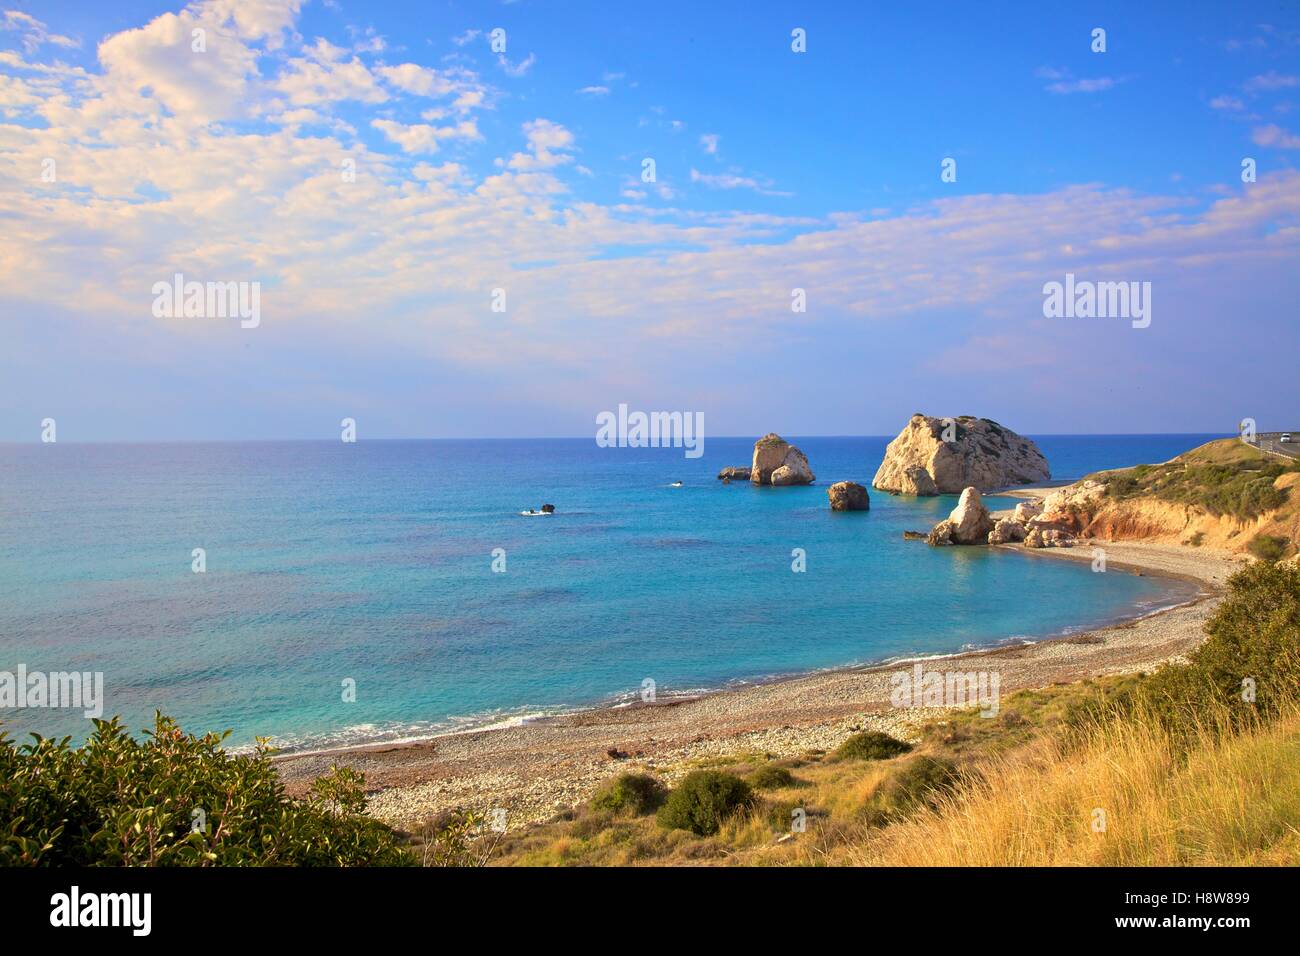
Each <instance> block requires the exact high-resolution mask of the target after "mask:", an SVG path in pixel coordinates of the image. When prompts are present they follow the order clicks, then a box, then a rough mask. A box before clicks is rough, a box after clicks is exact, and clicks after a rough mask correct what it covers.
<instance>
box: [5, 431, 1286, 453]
mask: <svg viewBox="0 0 1300 956" xmlns="http://www.w3.org/2000/svg"><path fill="white" fill-rule="evenodd" d="M1282 430H1283V431H1284V430H1285V429H1282ZM1257 431H1258V429H1257ZM1264 431H1266V432H1267V431H1268V430H1267V429H1265V430H1264ZM789 434H790V437H792V438H797V439H800V440H803V439H808V438H887V439H889V440H891V441H892V440H893V439H895V438H897V437H898V435H887V434H882V435H804V434H798V433H795V432H790V433H789ZM1016 434H1018V435H1023V436H1024V437H1026V438H1033V437H1034V434H1037V436H1038V437H1040V438H1145V437H1154V436H1162V435H1168V436H1180V435H1186V436H1199V435H1217V436H1220V437H1224V438H1235V437H1237V435H1236V433H1234V432H1217V431H1194V432H1183V431H1177V432H1037V433H1029V432H1017V433H1016ZM760 437H761V436H760ZM732 438H734V439H738V440H745V441H748V440H750V439H751V436H749V435H714V436H712V437H710V436H707V435H706V436H704V441H706V442H707V441H718V440H720V439H732ZM418 441H593V442H594V441H595V436H594V435H503V436H495V435H474V436H459V437H453V436H441V437H438V436H418V437H402V438H357V439H355V441H352V442H342V444H361V443H362V442H418ZM291 442H303V443H306V442H328V443H335V442H339V439H338V438H337V437H335V438H144V439H141V438H91V439H80V440H73V441H55V442H42V441H40V440H36V441H15V440H11V439H0V446H3V445H239V444H267V445H269V444H282V443H283V444H287V443H291ZM628 447H636V448H638V449H639V448H641V447H645V448H654V447H656V446H653V445H645V446H628ZM659 447H665V448H671V447H673V446H659Z"/></svg>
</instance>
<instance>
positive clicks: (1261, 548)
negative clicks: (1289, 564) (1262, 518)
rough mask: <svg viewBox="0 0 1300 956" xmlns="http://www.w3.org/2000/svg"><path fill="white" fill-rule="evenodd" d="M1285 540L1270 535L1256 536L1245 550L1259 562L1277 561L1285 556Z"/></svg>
mask: <svg viewBox="0 0 1300 956" xmlns="http://www.w3.org/2000/svg"><path fill="white" fill-rule="evenodd" d="M1286 547H1287V540H1286V538H1278V537H1275V536H1273V535H1271V534H1257V535H1255V537H1253V538H1251V539H1250V543H1249V544H1248V545H1246V550H1247V551H1249V552H1250V553H1251V554H1253V555H1254V556H1255V557H1257V558H1259V559H1260V560H1261V561H1278V560H1281V559H1282V558H1283V557H1285V556H1286Z"/></svg>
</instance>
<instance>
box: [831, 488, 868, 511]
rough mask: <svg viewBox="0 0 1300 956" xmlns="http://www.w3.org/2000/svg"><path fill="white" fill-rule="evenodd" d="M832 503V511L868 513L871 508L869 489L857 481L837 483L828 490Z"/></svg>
mask: <svg viewBox="0 0 1300 956" xmlns="http://www.w3.org/2000/svg"><path fill="white" fill-rule="evenodd" d="M826 497H827V498H829V499H830V501H831V511H866V510H867V509H868V508H870V507H871V496H870V495H869V494H867V489H866V488H864V487H862V486H861V485H860V484H858V483H857V482H856V481H837V482H835V484H833V485H831V486H830V487H829V488H827V489H826Z"/></svg>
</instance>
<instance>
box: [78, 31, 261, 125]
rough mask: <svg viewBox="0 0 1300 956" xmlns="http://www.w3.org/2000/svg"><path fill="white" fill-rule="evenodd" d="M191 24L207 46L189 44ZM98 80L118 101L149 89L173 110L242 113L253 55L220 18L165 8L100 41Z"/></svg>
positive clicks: (204, 115) (220, 115) (191, 115)
mask: <svg viewBox="0 0 1300 956" xmlns="http://www.w3.org/2000/svg"><path fill="white" fill-rule="evenodd" d="M195 30H202V31H204V33H203V34H201V36H203V38H204V41H205V42H204V45H205V46H206V50H205V51H204V52H195V51H194V49H193V45H194V36H195V33H194V31H195ZM98 52H99V62H100V63H101V65H102V66H103V68H104V77H103V84H104V87H105V89H106V90H107V91H108V92H109V94H110V95H111V96H113V97H115V98H117V99H118V100H119V101H120V100H123V99H127V98H133V97H138V96H139V95H140V93H141V91H142V90H148V91H149V93H150V94H151V96H152V98H153V99H154V100H156V101H157V102H158V103H160V104H162V106H164V107H165V108H166V109H168V110H169V111H170V112H171V113H173V114H174V115H176V116H180V117H184V118H186V119H189V120H196V121H207V120H219V119H225V118H229V117H235V116H241V115H245V113H246V112H247V110H246V100H247V91H248V90H249V87H250V84H251V82H252V81H253V80H254V79H255V78H256V76H257V55H256V53H255V52H254V51H253V50H252V49H251V48H250V47H249V46H248V45H247V44H245V43H244V42H243V41H242V40H241V39H240V38H239V36H238V35H236V34H235V33H232V32H231V31H230V30H229V29H228V28H227V27H225V26H223V25H222V24H221V22H220V21H218V20H215V19H200V18H199V17H198V16H196V15H195V14H194V13H193V12H192V11H191V10H189V9H186V10H182V11H181V12H180V13H179V14H174V13H164V14H162V15H161V16H159V17H157V18H156V19H154V20H153V21H151V22H150V23H148V24H147V25H145V26H143V27H140V28H139V29H135V30H125V31H123V32H121V33H117V34H114V35H113V36H110V37H109V38H107V39H106V40H104V41H103V42H102V43H100V45H99V51H98Z"/></svg>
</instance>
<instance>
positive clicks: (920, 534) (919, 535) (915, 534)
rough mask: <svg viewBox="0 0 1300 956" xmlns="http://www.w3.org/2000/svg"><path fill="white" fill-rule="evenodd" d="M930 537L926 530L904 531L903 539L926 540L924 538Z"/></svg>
mask: <svg viewBox="0 0 1300 956" xmlns="http://www.w3.org/2000/svg"><path fill="white" fill-rule="evenodd" d="M928 537H929V535H927V534H926V533H925V532H924V531H904V532H903V540H904V541H924V540H925V539H926V538H928Z"/></svg>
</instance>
